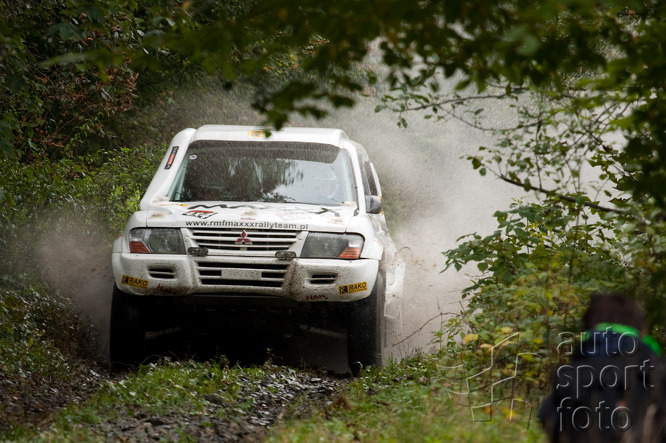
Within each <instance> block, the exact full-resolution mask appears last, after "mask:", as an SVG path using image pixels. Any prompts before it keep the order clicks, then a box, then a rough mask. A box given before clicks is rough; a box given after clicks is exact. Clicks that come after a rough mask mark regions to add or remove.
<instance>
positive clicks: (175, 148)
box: [164, 146, 178, 169]
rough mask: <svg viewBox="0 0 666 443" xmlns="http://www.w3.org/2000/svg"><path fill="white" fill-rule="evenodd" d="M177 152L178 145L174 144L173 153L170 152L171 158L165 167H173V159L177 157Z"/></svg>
mask: <svg viewBox="0 0 666 443" xmlns="http://www.w3.org/2000/svg"><path fill="white" fill-rule="evenodd" d="M177 152H178V146H174V147H173V149H171V154H169V160H167V164H166V166H165V167H164V169H171V165H172V164H173V161H174V160H175V159H176V153H177Z"/></svg>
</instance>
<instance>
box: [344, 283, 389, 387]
mask: <svg viewBox="0 0 666 443" xmlns="http://www.w3.org/2000/svg"><path fill="white" fill-rule="evenodd" d="M384 289H385V288H384V278H383V276H382V274H381V273H380V274H378V275H377V281H376V282H375V286H374V288H372V292H371V293H370V296H369V297H366V298H364V299H363V300H359V301H357V302H353V303H352V304H351V306H350V307H351V312H350V316H349V325H348V327H347V361H348V363H349V367H350V369H351V370H352V373H353V374H354V375H358V373H359V372H360V371H361V369H363V368H364V367H366V366H382V364H383V347H384V334H385V329H386V326H385V320H384Z"/></svg>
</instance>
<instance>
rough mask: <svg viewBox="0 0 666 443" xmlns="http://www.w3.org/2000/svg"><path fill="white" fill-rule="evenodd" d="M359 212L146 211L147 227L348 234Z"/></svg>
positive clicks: (169, 205)
mask: <svg viewBox="0 0 666 443" xmlns="http://www.w3.org/2000/svg"><path fill="white" fill-rule="evenodd" d="M356 212H357V209H356V204H355V203H351V204H348V205H344V206H319V205H305V204H290V203H247V202H184V203H181V202H162V203H157V204H155V205H154V206H152V207H151V208H149V210H148V211H146V225H147V226H151V227H167V226H168V227H180V228H196V227H211V228H238V229H266V230H298V231H324V232H345V231H346V229H347V226H348V225H349V223H350V221H351V219H352V217H353V216H354V215H355V214H356Z"/></svg>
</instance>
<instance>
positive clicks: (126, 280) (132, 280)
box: [121, 275, 148, 289]
mask: <svg viewBox="0 0 666 443" xmlns="http://www.w3.org/2000/svg"><path fill="white" fill-rule="evenodd" d="M121 282H122V284H124V285H128V286H136V287H137V288H143V289H147V288H148V280H144V279H142V278H136V277H130V276H129V275H123V279H122V280H121Z"/></svg>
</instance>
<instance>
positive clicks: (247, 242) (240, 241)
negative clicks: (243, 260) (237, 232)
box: [236, 231, 252, 245]
mask: <svg viewBox="0 0 666 443" xmlns="http://www.w3.org/2000/svg"><path fill="white" fill-rule="evenodd" d="M236 244H237V245H251V244H252V240H250V239H249V238H247V232H245V231H243V232H241V236H240V237H238V239H237V240H236Z"/></svg>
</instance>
